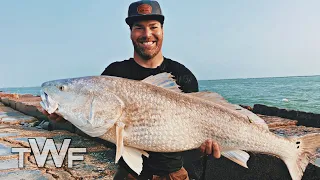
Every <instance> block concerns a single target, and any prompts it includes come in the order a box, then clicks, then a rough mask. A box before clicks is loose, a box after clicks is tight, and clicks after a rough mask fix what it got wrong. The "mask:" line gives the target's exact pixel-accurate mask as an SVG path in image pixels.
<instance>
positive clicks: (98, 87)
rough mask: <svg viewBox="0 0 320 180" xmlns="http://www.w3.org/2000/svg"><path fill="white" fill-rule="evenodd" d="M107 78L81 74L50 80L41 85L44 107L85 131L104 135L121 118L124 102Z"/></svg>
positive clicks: (95, 135)
mask: <svg viewBox="0 0 320 180" xmlns="http://www.w3.org/2000/svg"><path fill="white" fill-rule="evenodd" d="M114 92H115V88H114V84H113V83H112V81H111V80H108V79H107V77H102V76H101V77H81V78H72V79H60V80H54V81H48V82H45V83H43V84H42V85H41V91H40V93H41V99H42V101H41V102H40V104H41V106H42V107H43V108H44V109H45V110H46V111H47V112H48V113H49V114H51V113H56V114H58V115H60V116H62V117H64V119H66V120H68V121H69V122H71V123H72V124H74V125H75V126H76V127H78V128H79V129H80V130H82V131H84V132H85V133H87V134H89V135H91V136H94V137H97V136H101V135H103V134H104V133H105V132H107V131H108V129H109V128H111V127H112V126H113V124H114V123H115V122H116V121H117V120H118V119H119V118H120V116H121V114H122V110H123V102H122V101H121V99H120V98H119V97H118V96H117V95H116V94H115V93H114Z"/></svg>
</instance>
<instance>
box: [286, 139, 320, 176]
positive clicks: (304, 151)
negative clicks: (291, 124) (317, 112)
mask: <svg viewBox="0 0 320 180" xmlns="http://www.w3.org/2000/svg"><path fill="white" fill-rule="evenodd" d="M291 140H292V141H293V142H295V145H296V148H297V149H296V150H297V151H294V152H296V153H291V154H286V155H283V156H282V157H281V158H282V159H283V161H284V162H285V164H286V165H287V167H288V169H289V172H290V175H291V178H292V179H293V180H300V179H301V178H302V176H303V172H304V171H305V169H306V167H307V165H308V164H309V162H311V163H315V161H316V158H317V157H319V152H317V149H318V148H320V133H316V134H307V135H304V136H301V137H299V138H293V139H291Z"/></svg>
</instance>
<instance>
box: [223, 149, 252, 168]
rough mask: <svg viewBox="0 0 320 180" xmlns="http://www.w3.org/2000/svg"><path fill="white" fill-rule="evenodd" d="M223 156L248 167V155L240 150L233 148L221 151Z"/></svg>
mask: <svg viewBox="0 0 320 180" xmlns="http://www.w3.org/2000/svg"><path fill="white" fill-rule="evenodd" d="M221 154H222V155H223V156H224V157H226V158H228V159H230V160H231V161H233V162H235V163H237V164H239V165H240V166H243V167H245V168H248V166H247V162H248V160H249V158H250V155H249V154H248V153H246V152H244V151H241V150H233V151H223V152H222V153H221Z"/></svg>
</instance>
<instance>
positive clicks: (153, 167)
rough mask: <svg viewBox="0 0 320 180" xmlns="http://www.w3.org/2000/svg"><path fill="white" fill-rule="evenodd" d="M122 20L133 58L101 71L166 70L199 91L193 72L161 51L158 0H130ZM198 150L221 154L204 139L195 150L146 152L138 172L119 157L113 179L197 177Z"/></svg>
mask: <svg viewBox="0 0 320 180" xmlns="http://www.w3.org/2000/svg"><path fill="white" fill-rule="evenodd" d="M125 21H126V23H127V24H128V25H129V27H130V31H131V41H132V44H133V47H134V54H133V58H130V59H128V60H124V61H118V62H114V63H111V64H110V65H109V66H108V67H107V68H106V69H105V70H104V72H103V73H102V75H108V76H118V77H124V78H128V79H134V80H142V79H144V78H146V77H148V76H150V75H156V74H158V73H162V72H168V73H171V74H172V75H173V76H174V78H175V79H176V81H177V84H178V85H179V86H180V89H181V90H182V91H183V92H185V93H189V92H197V91H198V82H197V79H196V77H195V76H194V75H193V74H192V72H191V71H190V70H189V69H188V68H186V67H185V66H184V65H182V64H180V63H178V62H176V61H174V60H171V59H169V58H166V57H164V56H163V54H162V51H161V49H162V42H163V35H164V31H163V24H164V16H163V14H162V11H161V8H160V5H159V3H158V2H157V1H146V0H143V1H137V2H133V3H131V4H130V6H129V10H128V17H127V18H126V20H125ZM200 152H202V153H206V154H213V156H214V157H216V158H219V157H220V151H219V146H218V145H217V143H215V142H213V141H212V140H207V141H206V142H204V143H203V144H202V145H201V147H199V150H194V151H188V152H183V153H182V152H175V153H156V152H149V158H145V157H144V162H143V170H142V173H141V175H140V176H137V174H136V173H135V172H134V171H132V170H131V169H130V168H129V166H128V165H127V164H126V163H125V162H124V160H123V159H122V158H121V159H120V161H119V168H118V170H117V173H116V174H115V176H114V179H116V180H117V179H170V180H172V179H179V180H180V179H189V178H190V179H199V178H200V176H201V175H203V173H202V172H203V171H202V170H200V174H199V173H196V171H195V169H199V167H195V166H194V165H193V164H192V161H193V160H198V161H200V154H201V153H200ZM186 154H187V156H188V157H186ZM191 157H193V158H192V159H191ZM201 164H202V163H198V165H197V166H202V165H201ZM200 169H201V167H200ZM198 171H199V170H198ZM201 173H202V174H201ZM188 174H189V175H188Z"/></svg>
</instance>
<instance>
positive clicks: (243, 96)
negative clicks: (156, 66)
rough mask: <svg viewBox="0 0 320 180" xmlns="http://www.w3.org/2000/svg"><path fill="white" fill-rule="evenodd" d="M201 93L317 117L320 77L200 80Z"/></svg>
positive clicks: (30, 90)
mask: <svg viewBox="0 0 320 180" xmlns="http://www.w3.org/2000/svg"><path fill="white" fill-rule="evenodd" d="M199 88H200V90H201V91H202V90H209V91H214V92H217V93H219V94H221V95H222V96H223V97H224V98H225V99H227V100H228V101H229V102H231V103H234V104H243V105H249V106H253V105H254V104H265V105H269V106H275V107H279V108H286V109H291V110H299V111H305V112H313V113H319V114H320V76H304V77H278V78H250V79H226V80H200V81H199ZM39 90H40V87H29V88H25V87H24V88H0V91H4V92H10V93H18V94H33V95H39Z"/></svg>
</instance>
